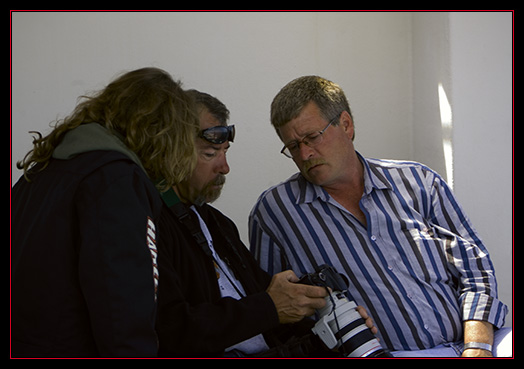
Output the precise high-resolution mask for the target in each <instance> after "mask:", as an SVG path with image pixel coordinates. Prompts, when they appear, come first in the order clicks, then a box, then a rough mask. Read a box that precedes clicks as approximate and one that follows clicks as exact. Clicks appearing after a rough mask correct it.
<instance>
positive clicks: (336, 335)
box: [312, 291, 392, 357]
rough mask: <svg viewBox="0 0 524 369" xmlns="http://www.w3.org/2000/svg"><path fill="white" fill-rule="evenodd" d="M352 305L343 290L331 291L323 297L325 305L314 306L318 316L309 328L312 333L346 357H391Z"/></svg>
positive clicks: (355, 306) (355, 305) (353, 304)
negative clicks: (317, 308) (317, 307)
mask: <svg viewBox="0 0 524 369" xmlns="http://www.w3.org/2000/svg"><path fill="white" fill-rule="evenodd" d="M356 308H357V304H355V302H353V301H350V300H348V299H347V297H346V296H344V294H343V293H341V292H339V291H337V292H333V293H332V294H331V296H328V297H326V306H325V307H324V308H322V309H320V310H318V312H319V315H320V317H321V318H320V319H319V321H318V322H317V323H316V324H315V326H314V327H313V328H312V331H313V333H315V334H316V335H317V336H319V337H320V339H321V340H322V341H323V342H324V343H325V344H326V346H328V348H330V349H333V348H335V347H336V348H337V349H338V351H339V352H341V353H342V354H344V355H345V356H347V357H392V355H391V354H390V353H389V352H388V351H387V350H384V349H383V348H382V346H381V345H380V343H379V342H378V340H377V339H376V338H375V336H374V335H373V333H372V332H371V330H370V329H369V328H368V327H367V326H366V323H365V321H364V319H362V317H361V316H360V313H359V312H358V311H357V309H356Z"/></svg>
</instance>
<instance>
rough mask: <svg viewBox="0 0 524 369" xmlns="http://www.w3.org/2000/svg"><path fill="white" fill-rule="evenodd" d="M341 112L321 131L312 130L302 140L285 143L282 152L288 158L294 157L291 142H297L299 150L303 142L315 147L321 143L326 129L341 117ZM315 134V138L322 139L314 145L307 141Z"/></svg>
mask: <svg viewBox="0 0 524 369" xmlns="http://www.w3.org/2000/svg"><path fill="white" fill-rule="evenodd" d="M341 114H342V113H340V114H338V115H337V116H336V117H335V118H333V119H331V120H330V121H329V123H328V124H327V126H325V127H324V129H322V130H321V131H314V132H311V133H309V134H307V135H306V136H305V137H304V138H303V139H301V140H293V141H291V142H290V143H288V144H287V145H284V147H283V148H282V150H280V153H281V154H283V155H284V156H285V157H286V158H289V159H293V157H294V155H293V154H292V153H291V149H289V147H288V146H289V145H290V144H296V145H297V149H298V150H300V144H302V143H303V144H304V145H306V146H307V147H315V146H317V145H320V143H321V142H322V136H323V135H324V132H326V130H327V129H328V128H329V126H331V125H332V124H333V123H334V122H335V121H336V120H337V119H340V115H341ZM314 134H316V136H315V137H313V139H315V138H318V137H320V141H318V142H316V143H314V144H313V145H311V142H309V143H308V142H307V138H308V137H310V136H311V135H314ZM286 150H287V152H288V153H289V154H286Z"/></svg>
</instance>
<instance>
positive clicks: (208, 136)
mask: <svg viewBox="0 0 524 369" xmlns="http://www.w3.org/2000/svg"><path fill="white" fill-rule="evenodd" d="M198 136H199V137H201V138H203V139H204V140H206V141H209V142H211V143H214V144H223V143H224V142H226V141H231V142H233V140H234V139H235V126H234V125H231V126H216V127H211V128H208V129H204V130H202V131H200V134H199V135H198Z"/></svg>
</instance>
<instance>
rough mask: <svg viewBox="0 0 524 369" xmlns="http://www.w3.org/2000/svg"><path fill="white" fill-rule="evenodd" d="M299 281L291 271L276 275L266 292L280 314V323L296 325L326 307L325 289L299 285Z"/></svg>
mask: <svg viewBox="0 0 524 369" xmlns="http://www.w3.org/2000/svg"><path fill="white" fill-rule="evenodd" d="M298 281H299V279H298V277H297V276H296V275H295V273H294V272H293V271H291V270H286V271H284V272H281V273H278V274H275V275H274V276H273V279H272V280H271V283H270V284H269V287H268V288H267V290H266V292H267V293H268V294H269V296H270V297H271V299H272V300H273V303H274V304H275V307H276V309H277V313H278V319H279V321H280V323H282V324H287V323H296V322H298V321H300V320H302V319H303V318H304V317H306V316H310V315H313V314H314V313H315V310H317V309H321V308H323V307H324V306H325V305H326V300H325V297H326V296H327V295H328V293H327V291H326V289H325V288H322V287H317V286H308V285H305V284H297V283H296V282H298Z"/></svg>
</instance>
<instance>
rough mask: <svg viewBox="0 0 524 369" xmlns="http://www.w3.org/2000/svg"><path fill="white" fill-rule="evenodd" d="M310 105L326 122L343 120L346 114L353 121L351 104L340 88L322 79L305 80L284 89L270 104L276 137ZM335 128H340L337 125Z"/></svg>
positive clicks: (295, 80) (300, 78) (311, 78)
mask: <svg viewBox="0 0 524 369" xmlns="http://www.w3.org/2000/svg"><path fill="white" fill-rule="evenodd" d="M310 101H313V102H314V103H315V104H317V106H318V107H319V109H320V113H321V114H322V117H323V118H324V119H326V120H327V121H330V120H332V119H333V118H336V117H338V116H340V114H342V112H343V111H347V112H348V113H349V116H350V117H351V120H353V115H352V114H351V109H350V107H349V103H348V100H347V98H346V95H345V94H344V91H343V90H342V88H340V86H339V85H337V84H336V83H333V82H331V81H328V80H327V79H325V78H322V77H319V76H303V77H299V78H297V79H294V80H293V81H291V82H289V83H288V84H287V85H285V86H284V87H283V88H282V89H281V90H280V91H279V93H278V94H277V95H276V96H275V98H274V99H273V102H272V103H271V124H272V125H273V127H274V128H275V129H276V130H277V133H278V129H279V128H280V127H282V126H284V125H285V124H287V123H288V122H289V121H290V120H292V119H294V118H296V117H297V116H298V115H299V114H300V112H301V111H302V109H303V108H304V107H305V106H306V105H307V104H308V103H309V102H310ZM333 124H334V125H338V121H337V122H334V123H333Z"/></svg>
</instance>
